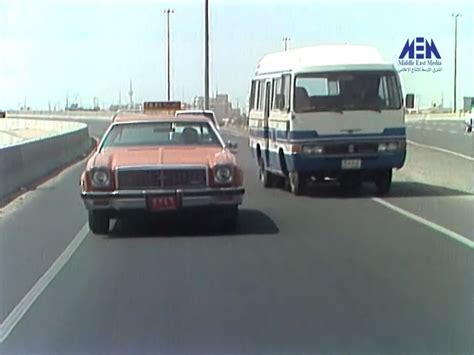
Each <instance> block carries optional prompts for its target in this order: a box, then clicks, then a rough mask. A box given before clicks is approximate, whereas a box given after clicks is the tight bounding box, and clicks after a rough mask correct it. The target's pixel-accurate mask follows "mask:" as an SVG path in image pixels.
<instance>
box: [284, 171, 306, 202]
mask: <svg viewBox="0 0 474 355" xmlns="http://www.w3.org/2000/svg"><path fill="white" fill-rule="evenodd" d="M304 183H305V182H304V178H303V176H302V175H301V173H298V172H296V171H292V172H290V173H289V174H288V184H289V188H290V191H291V193H292V194H293V195H296V196H299V195H301V194H302V193H303V191H304Z"/></svg>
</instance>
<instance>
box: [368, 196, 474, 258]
mask: <svg viewBox="0 0 474 355" xmlns="http://www.w3.org/2000/svg"><path fill="white" fill-rule="evenodd" d="M372 201H375V202H377V203H379V204H381V205H382V206H384V207H387V208H389V209H391V210H393V211H395V212H398V213H400V214H401V215H403V216H405V217H408V218H410V219H412V220H414V221H416V222H418V223H421V224H423V225H425V226H427V227H430V228H431V229H434V230H435V231H437V232H440V233H442V234H444V235H446V236H447V237H449V238H452V239H454V240H456V241H458V242H460V243H462V244H464V245H466V246H467V247H469V248H471V249H473V248H474V242H473V241H472V240H470V239H468V238H466V237H464V236H462V235H460V234H458V233H456V232H453V231H452V230H450V229H447V228H445V227H443V226H440V225H439V224H436V223H434V222H431V221H429V220H427V219H424V218H423V217H420V216H418V215H416V214H413V213H411V212H408V211H406V210H404V209H403V208H400V207H398V206H395V205H393V204H391V203H390V202H387V201H385V200H382V199H381V198H378V197H373V198H372Z"/></svg>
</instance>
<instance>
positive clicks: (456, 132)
mask: <svg viewBox="0 0 474 355" xmlns="http://www.w3.org/2000/svg"><path fill="white" fill-rule="evenodd" d="M407 138H408V139H409V140H411V141H414V142H416V143H421V144H424V145H428V146H433V147H438V148H442V149H446V150H450V151H453V152H455V153H459V154H463V155H466V156H468V157H474V134H473V133H466V132H465V125H464V121H462V120H416V121H410V120H409V119H408V120H407Z"/></svg>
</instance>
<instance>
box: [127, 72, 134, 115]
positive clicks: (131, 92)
mask: <svg viewBox="0 0 474 355" xmlns="http://www.w3.org/2000/svg"><path fill="white" fill-rule="evenodd" d="M128 99H129V106H130V107H129V108H130V110H131V109H133V86H132V79H130V89H129V90H128Z"/></svg>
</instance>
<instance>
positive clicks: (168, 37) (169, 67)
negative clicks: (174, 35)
mask: <svg viewBox="0 0 474 355" xmlns="http://www.w3.org/2000/svg"><path fill="white" fill-rule="evenodd" d="M163 12H164V13H165V14H166V38H167V40H166V42H167V58H168V59H167V66H168V101H171V54H170V51H171V45H170V14H172V13H174V10H173V9H166V10H164V11H163Z"/></svg>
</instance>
